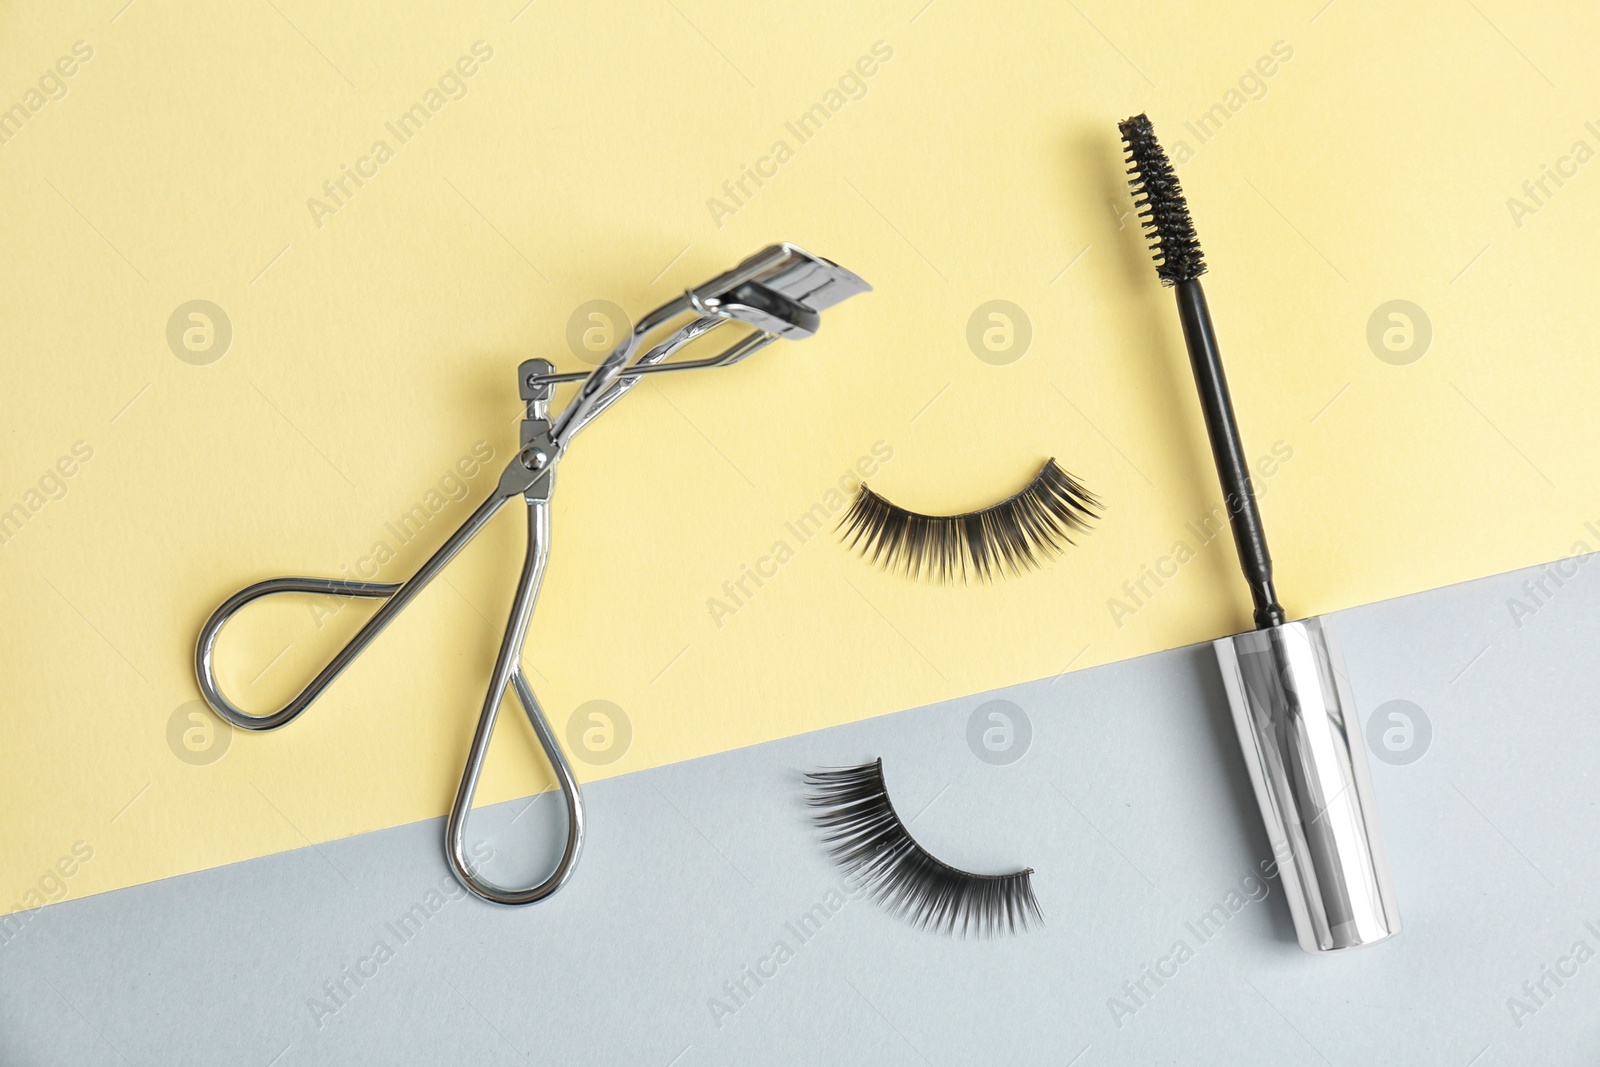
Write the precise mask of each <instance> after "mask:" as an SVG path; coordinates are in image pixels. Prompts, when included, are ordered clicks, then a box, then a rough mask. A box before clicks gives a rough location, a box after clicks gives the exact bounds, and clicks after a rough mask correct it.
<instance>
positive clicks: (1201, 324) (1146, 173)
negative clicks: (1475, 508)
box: [1118, 115, 1285, 628]
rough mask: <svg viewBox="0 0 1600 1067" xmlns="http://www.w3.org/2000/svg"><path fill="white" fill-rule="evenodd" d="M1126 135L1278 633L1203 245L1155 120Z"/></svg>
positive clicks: (1237, 538)
mask: <svg viewBox="0 0 1600 1067" xmlns="http://www.w3.org/2000/svg"><path fill="white" fill-rule="evenodd" d="M1118 129H1120V130H1121V131H1122V140H1123V143H1124V144H1126V145H1127V148H1128V173H1129V175H1131V176H1132V181H1131V183H1130V184H1132V186H1133V188H1134V198H1133V202H1134V205H1135V206H1136V207H1137V208H1138V210H1139V218H1140V220H1141V221H1142V222H1143V224H1144V228H1145V231H1146V233H1147V235H1148V236H1149V238H1150V251H1151V252H1152V253H1153V254H1154V256H1155V259H1156V274H1157V275H1158V276H1159V277H1160V278H1161V281H1162V283H1163V284H1165V285H1169V286H1172V287H1173V288H1174V289H1176V290H1177V294H1178V318H1179V320H1180V321H1181V322H1182V323H1183V339H1184V341H1185V342H1186V343H1187V344H1188V346H1189V362H1190V363H1191V364H1193V366H1194V384H1195V387H1196V388H1197V389H1198V390H1199V391H1200V407H1201V409H1202V410H1203V411H1204V412H1205V416H1206V433H1207V434H1208V435H1210V437H1211V455H1212V458H1213V459H1215V460H1216V464H1217V477H1218V478H1219V479H1221V481H1222V494H1223V503H1224V504H1225V506H1226V507H1227V509H1228V521H1229V522H1230V523H1231V524H1232V526H1233V543H1234V544H1235V545H1236V546H1237V547H1238V549H1239V563H1240V565H1241V566H1242V567H1243V568H1244V577H1245V581H1247V582H1249V583H1250V596H1251V598H1252V599H1253V600H1254V601H1255V620H1256V626H1258V627H1263V628H1264V627H1268V626H1277V625H1279V624H1280V623H1282V622H1283V621H1284V618H1285V616H1284V614H1283V608H1282V607H1281V606H1279V604H1278V594H1277V592H1276V591H1275V590H1274V589H1273V587H1272V556H1271V554H1270V553H1268V552H1267V535H1266V532H1265V531H1264V530H1262V528H1261V510H1260V509H1259V508H1258V507H1257V506H1256V491H1255V487H1254V486H1253V485H1252V484H1251V482H1250V466H1249V462H1248V461H1247V460H1246V459H1245V455H1244V446H1243V445H1242V444H1241V443H1240V442H1239V423H1238V421H1237V420H1236V419H1234V417H1233V398H1232V397H1231V396H1230V395H1229V394H1228V378H1227V376H1226V375H1225V374H1223V373H1222V352H1221V350H1220V349H1218V348H1217V332H1216V330H1215V329H1214V328H1213V327H1212V325H1211V309H1210V308H1209V307H1207V306H1206V292H1205V290H1204V289H1203V288H1201V286H1200V275H1202V274H1204V273H1205V272H1206V261H1205V256H1204V254H1203V253H1202V252H1201V251H1200V239H1199V238H1198V237H1196V236H1195V232H1194V220H1193V219H1191V218H1190V217H1189V203H1188V201H1186V200H1185V199H1184V198H1183V190H1182V189H1181V188H1180V187H1179V186H1178V177H1177V175H1176V174H1174V173H1173V171H1172V164H1171V163H1170V162H1168V161H1167V154H1166V153H1165V152H1163V151H1162V150H1161V144H1160V142H1158V141H1157V140H1156V132H1155V130H1154V129H1152V128H1151V126H1150V120H1149V119H1148V118H1146V117H1145V116H1143V115H1135V116H1134V117H1133V118H1131V119H1128V120H1127V121H1125V122H1122V123H1119V124H1118Z"/></svg>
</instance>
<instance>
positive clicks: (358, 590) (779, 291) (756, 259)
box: [195, 244, 872, 904]
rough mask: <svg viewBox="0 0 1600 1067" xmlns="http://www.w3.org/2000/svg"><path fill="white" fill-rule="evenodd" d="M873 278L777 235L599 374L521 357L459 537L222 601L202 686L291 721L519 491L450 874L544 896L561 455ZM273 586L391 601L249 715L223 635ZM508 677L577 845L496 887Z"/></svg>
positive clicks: (490, 891)
mask: <svg viewBox="0 0 1600 1067" xmlns="http://www.w3.org/2000/svg"><path fill="white" fill-rule="evenodd" d="M871 288H872V287H871V286H870V285H868V284H867V283H866V282H864V281H863V280H861V278H859V277H857V276H856V275H855V274H853V273H851V272H850V271H848V270H845V269H844V268H843V267H840V266H839V265H837V264H835V263H832V262H830V261H829V260H826V259H822V258H821V257H819V256H813V255H811V254H810V253H808V252H806V251H804V250H803V249H800V248H797V247H795V246H794V245H791V244H779V245H771V246H769V247H767V248H764V249H762V250H761V251H760V252H757V253H756V254H755V255H753V256H751V257H750V258H749V259H746V260H745V261H744V262H742V263H740V264H739V265H738V266H736V267H734V268H733V269H732V270H730V271H727V272H726V273H724V274H720V275H718V276H717V277H715V278H713V279H711V280H710V281H709V282H706V283H705V284H704V285H702V286H699V287H698V288H695V289H690V290H688V291H686V292H685V293H684V294H683V295H682V296H679V297H677V298H675V299H673V300H669V301H668V302H667V303H665V304H663V305H661V306H660V307H658V308H656V309H655V310H654V311H652V312H650V313H649V314H648V315H646V316H644V318H643V319H641V320H640V321H639V324H638V325H637V326H635V327H634V328H633V330H632V331H631V332H630V333H629V334H628V336H627V338H625V339H624V340H623V342H622V343H621V344H619V345H618V346H617V347H616V349H614V350H613V351H612V352H611V353H610V354H609V355H607V356H606V358H605V359H604V360H603V361H602V362H601V363H600V365H599V366H598V367H596V368H595V369H594V370H593V371H588V372H583V371H579V372H575V373H569V374H557V373H555V366H554V365H553V364H552V363H550V362H549V361H548V360H543V359H530V360H527V361H525V362H523V363H522V365H521V366H520V367H519V368H518V370H517V380H518V392H519V395H520V396H521V398H522V399H523V400H524V401H526V403H527V412H526V417H525V418H524V419H523V420H522V429H521V445H520V448H519V449H518V451H517V453H516V455H515V456H513V457H512V459H511V462H510V463H509V464H507V466H506V469H505V472H504V473H503V474H501V476H500V481H499V484H498V485H497V486H496V488H495V489H494V491H493V492H492V493H491V494H490V495H489V498H488V499H487V500H485V501H484V502H483V503H482V504H480V505H478V508H477V510H476V511H474V512H473V513H472V514H471V515H469V516H468V517H467V519H466V521H465V522H463V523H462V524H461V526H460V527H459V528H457V530H456V531H455V533H453V534H451V535H450V537H449V539H448V540H446V541H445V543H444V544H443V545H441V546H439V548H438V549H437V550H436V551H435V552H434V554H433V555H432V556H430V557H429V558H428V560H427V562H425V563H423V564H422V566H420V567H418V568H417V571H416V573H415V574H413V575H412V576H411V577H410V578H408V579H406V580H405V581H404V582H400V583H396V584H391V583H387V582H359V581H349V580H344V579H338V578H296V577H288V578H271V579H268V580H267V581H263V582H257V583H255V584H254V585H251V586H247V587H246V588H244V589H241V590H239V591H238V592H237V593H235V594H234V595H233V596H231V597H229V598H228V599H227V600H224V601H223V602H222V604H221V605H220V606H219V607H218V608H217V610H216V611H215V612H213V613H212V615H211V617H210V618H209V619H207V620H206V623H205V625H204V626H202V627H201V628H200V638H199V641H198V643H197V645H196V647H195V676H196V677H197V679H198V680H199V683H200V692H201V695H202V696H204V697H205V701H206V703H207V704H209V705H211V708H212V710H213V711H215V712H216V713H217V714H218V715H220V716H221V717H222V718H223V719H225V720H227V721H228V722H230V723H232V724H233V725H234V726H238V727H240V728H241V729H245V730H275V729H277V728H278V727H280V726H284V725H287V724H288V723H290V722H293V721H294V720H295V719H296V718H297V717H299V715H300V713H301V712H303V711H305V710H306V708H308V707H310V706H311V704H312V702H314V701H315V700H316V699H317V698H318V697H319V696H321V695H322V692H323V690H325V689H327V687H328V686H329V685H331V684H332V683H333V681H334V679H335V678H338V677H339V675H340V674H341V673H342V672H343V671H344V669H345V668H346V667H348V666H350V664H351V663H352V662H354V661H355V659H356V657H357V656H359V655H361V653H362V652H363V651H365V650H366V647H367V646H368V645H370V644H371V643H372V641H373V640H374V639H375V638H376V637H377V636H378V635H379V634H380V633H382V632H383V629H384V627H386V626H388V625H389V623H390V622H392V621H393V620H394V617H395V616H396V615H398V614H399V613H400V612H401V611H403V610H404V609H405V607H406V605H407V604H409V603H411V601H412V600H414V599H415V598H416V596H417V594H418V593H420V592H422V590H423V589H424V588H425V587H426V586H427V584H428V583H429V582H430V581H432V580H433V578H434V577H435V576H436V575H437V574H438V573H439V572H440V571H442V570H443V569H444V568H445V566H446V565H447V564H449V562H450V561H451V560H452V559H454V558H455V556H456V553H458V552H460V551H461V549H462V548H464V547H466V545H467V543H468V542H469V541H471V540H472V539H473V537H475V536H476V535H477V534H478V532H479V531H480V530H482V529H483V528H484V526H485V525H486V524H487V523H488V522H489V520H490V519H491V518H493V517H494V515H495V513H496V512H498V511H499V510H500V508H501V506H502V505H504V504H506V503H508V502H509V501H510V500H511V499H512V498H513V497H516V496H521V497H522V498H523V500H524V501H525V502H526V504H527V507H528V540H527V551H526V553H525V554H524V556H523V560H522V571H521V573H520V574H519V575H518V577H517V590H516V594H515V596H514V597H513V598H512V604H511V614H510V618H509V619H508V620H507V622H506V629H505V635H504V636H503V637H502V638H501V641H500V651H499V654H498V655H497V656H496V657H495V663H494V670H493V673H492V674H491V675H490V679H489V691H488V694H487V695H486V696H485V698H484V702H483V711H482V713H481V714H480V715H479V716H478V726H477V729H476V731H475V732H474V733H473V735H472V747H471V749H470V750H469V752H468V754H467V763H466V767H465V768H464V770H463V771H462V774H461V785H460V787H459V788H458V789H457V790H456V797H455V801H454V803H453V804H452V805H451V807H450V818H449V820H448V822H447V823H446V829H445V858H446V860H447V861H448V862H449V864H450V870H451V871H452V872H454V874H455V876H456V878H457V880H459V881H460V882H461V884H462V885H463V886H465V887H466V888H467V890H469V891H470V892H472V893H474V894H475V895H477V896H479V897H481V898H482V899H484V900H487V901H490V902H491V903H495V904H532V903H535V902H537V901H540V900H543V899H544V898H545V897H548V896H549V895H550V894H552V893H554V892H555V891H556V890H557V889H560V888H561V887H562V885H564V884H565V883H566V881H567V879H568V878H570V877H571V875H572V871H573V868H574V866H575V865H576V864H577V861H578V854H579V852H580V850H581V849H582V847H583V796H582V794H581V792H580V790H579V786H578V782H577V779H576V778H574V777H573V774H572V768H571V766H570V765H569V764H568V763H567V758H566V756H565V755H564V754H563V753H562V751H561V746H560V745H559V744H558V743H557V741H556V737H555V734H554V732H553V731H552V730H551V729H550V724H549V722H548V721H546V719H545V715H544V711H543V709H542V708H540V706H539V701H538V698H537V697H535V696H534V693H533V689H532V688H531V687H530V686H529V685H528V681H527V679H526V678H525V677H524V676H523V673H522V669H521V666H520V658H521V655H522V643H523V640H524V638H525V637H526V636H527V632H528V623H529V621H530V620H531V619H532V617H533V608H534V601H535V600H536V599H537V597H538V595H539V583H540V580H541V579H542V578H543V576H544V566H545V561H546V559H547V558H548V557H549V555H550V491H551V489H552V488H554V485H555V470H556V465H557V463H559V462H560V460H561V457H562V456H563V455H564V454H565V453H566V450H567V447H568V446H569V445H570V444H571V443H572V438H573V437H574V436H575V435H576V434H577V432H578V431H579V430H581V429H583V428H584V427H585V426H587V425H588V424H589V423H590V422H591V421H593V420H594V418H595V417H596V416H598V415H599V414H600V413H601V412H602V411H605V410H606V409H607V408H609V407H610V406H611V405H612V404H614V403H616V402H617V401H618V400H620V399H621V398H622V397H623V396H624V395H625V394H626V393H627V392H628V391H629V390H630V389H632V388H633V387H634V386H635V385H637V384H638V383H639V380H640V379H641V378H643V377H644V376H645V375H647V374H662V373H666V372H668V371H683V370H692V369H696V368H703V367H727V366H731V365H733V364H735V363H738V362H739V361H740V360H743V359H745V358H746V357H748V356H750V355H752V354H753V353H755V352H757V351H759V350H761V349H763V348H765V347H767V346H768V345H770V344H772V343H773V342H774V341H777V340H780V339H791V340H802V339H804V338H807V337H810V336H811V335H812V334H814V333H816V332H817V327H818V325H819V324H820V322H821V312H823V311H825V310H826V309H828V308H830V307H832V306H833V305H834V304H837V303H839V302H840V301H842V300H845V299H847V298H849V297H852V296H855V295H856V294H857V293H864V292H868V291H870V290H871ZM686 317H687V318H688V321H687V323H686V324H684V325H682V326H680V327H678V329H677V330H676V331H675V332H673V333H672V334H670V335H668V336H667V337H666V339H665V340H663V341H661V342H660V343H658V344H656V345H655V346H654V347H652V348H648V349H646V350H645V351H644V354H643V355H640V356H638V358H637V359H635V358H634V354H635V353H636V352H638V351H639V349H640V348H641V347H643V345H644V341H645V339H646V338H647V337H649V336H650V335H652V334H656V333H658V331H662V330H664V329H665V328H666V327H667V326H669V325H670V324H671V323H673V322H674V321H678V320H682V319H684V318H686ZM730 323H732V324H739V325H743V326H747V327H750V328H751V329H750V330H749V331H747V332H745V333H743V334H742V336H740V337H739V339H738V340H736V341H734V342H733V343H732V344H731V345H729V346H728V347H727V348H725V349H723V350H722V351H721V352H720V353H719V354H717V355H715V356H710V357H708V358H704V359H679V360H675V361H673V360H671V357H672V356H673V355H674V354H675V353H677V352H679V351H680V350H682V349H683V348H684V347H685V346H687V345H689V344H690V343H691V342H693V341H697V340H699V339H701V338H703V337H705V336H706V335H707V334H709V333H711V332H712V331H714V330H716V329H718V328H719V327H722V326H725V325H728V324H730ZM576 381H582V383H583V384H582V385H581V386H580V387H579V388H578V391H577V393H576V394H575V395H574V396H573V397H572V399H571V400H570V401H569V402H568V403H567V405H566V407H565V408H563V409H562V410H561V413H560V414H559V415H557V416H556V417H555V419H554V420H553V421H552V420H551V418H550V401H551V399H552V397H553V395H554V393H555V387H556V386H557V385H560V384H562V383H564V382H576ZM277 593H310V594H319V595H333V596H346V597H370V598H373V599H382V600H384V601H385V603H384V604H383V605H382V606H381V607H380V608H379V609H378V610H377V612H376V613H375V614H374V615H373V616H372V618H370V619H368V620H367V622H366V624H365V625H364V626H362V627H361V629H360V630H359V631H357V632H356V635H355V636H354V637H352V638H351V639H350V640H349V642H347V643H346V644H345V645H344V647H343V648H341V649H339V651H338V652H337V653H336V654H335V655H334V657H333V658H332V659H331V660H330V661H329V662H328V665H327V666H325V667H323V668H322V670H321V672H320V673H318V674H317V676H316V677H315V678H313V679H312V680H311V681H310V683H308V684H307V685H306V687H305V688H304V689H302V690H301V691H300V693H299V695H297V696H296V697H295V698H294V699H292V700H290V701H289V703H287V704H285V705H284V706H283V707H282V708H280V709H278V710H277V711H275V712H271V713H269V714H266V715H251V714H249V713H247V712H245V711H244V710H242V709H241V708H239V707H238V706H237V705H235V704H234V703H233V702H232V701H230V700H229V699H228V698H227V697H226V696H224V695H223V693H222V690H221V688H220V687H219V686H218V684H217V678H216V668H215V665H214V662H213V657H214V653H215V647H216V643H217V635H218V634H219V633H221V631H222V628H223V627H224V626H225V625H227V622H228V620H229V619H230V618H232V617H233V615H234V614H235V613H236V612H237V611H238V610H239V609H240V608H242V607H244V606H245V605H246V604H248V603H250V602H251V601H253V600H257V599H260V598H261V597H265V596H271V595H274V594H277ZM507 686H510V687H511V688H512V689H513V690H514V691H515V692H516V694H517V699H518V700H519V701H520V702H521V704H522V710H523V711H524V712H525V713H526V714H527V716H528V722H529V723H530V724H531V725H532V726H533V732H534V733H535V734H536V735H537V736H538V738H539V745H540V747H542V748H543V749H544V754H545V758H546V759H548V760H549V761H550V766H551V767H552V769H554V771H555V773H556V778H557V780H558V782H559V784H560V787H561V793H562V796H563V798H564V800H565V803H566V812H567V843H566V848H565V849H564V850H563V852H562V854H561V859H560V861H559V862H558V863H557V864H556V867H555V870H554V871H552V872H551V873H550V875H549V877H547V878H546V879H545V880H544V881H542V882H540V883H539V884H537V885H532V886H527V887H525V888H513V887H507V886H501V885H496V884H494V883H493V882H490V881H488V880H486V879H485V878H484V877H483V876H481V875H480V874H478V872H477V871H476V870H475V869H474V867H473V864H472V862H471V861H470V860H469V859H468V858H467V847H466V845H467V842H466V828H467V819H468V817H469V815H470V814H471V812H472V799H473V796H474V795H475V794H476V792H477V789H478V778H479V776H480V775H481V774H482V772H483V760H484V757H485V756H486V755H487V753H488V751H489V739H490V737H492V736H493V734H494V726H495V719H496V718H497V717H498V715H499V711H500V703H501V701H502V700H503V699H504V698H505V694H506V688H507Z"/></svg>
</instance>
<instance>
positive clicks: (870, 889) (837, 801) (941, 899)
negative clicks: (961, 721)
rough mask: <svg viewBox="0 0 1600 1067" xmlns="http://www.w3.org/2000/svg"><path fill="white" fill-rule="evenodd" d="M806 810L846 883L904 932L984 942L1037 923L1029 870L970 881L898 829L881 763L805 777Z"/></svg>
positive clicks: (1039, 915)
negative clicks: (905, 927) (907, 928)
mask: <svg viewBox="0 0 1600 1067" xmlns="http://www.w3.org/2000/svg"><path fill="white" fill-rule="evenodd" d="M806 781H807V783H808V784H809V785H810V786H811V792H810V793H808V794H807V796H806V803H807V804H809V805H810V806H811V807H813V808H815V809H816V812H815V814H814V816H813V818H814V820H815V821H816V823H817V825H818V826H819V827H821V828H822V831H823V839H824V840H825V841H827V843H828V851H829V853H830V854H831V855H832V856H833V857H834V859H835V860H836V861H838V863H839V866H840V867H842V868H843V869H844V871H845V873H846V875H847V876H849V877H850V878H852V879H854V880H855V881H856V882H857V883H858V884H859V885H861V886H862V888H864V889H865V890H866V891H867V894H868V895H869V896H871V897H872V899H873V900H875V901H877V903H879V904H880V905H882V906H883V907H885V908H887V909H888V910H889V911H890V912H892V913H893V914H895V915H898V916H900V917H902V918H904V919H905V920H906V921H908V922H909V923H911V925H912V926H914V927H917V928H918V929H924V930H938V931H943V932H945V933H948V934H960V935H961V936H963V937H965V936H967V935H968V934H975V935H980V936H988V935H991V934H995V933H998V932H999V931H1000V930H1001V928H1002V927H1003V928H1004V929H1005V930H1006V931H1007V932H1009V933H1016V932H1017V931H1018V930H1026V929H1027V928H1028V924H1029V923H1030V922H1033V923H1039V924H1042V923H1043V922H1044V916H1043V914H1042V913H1041V912H1040V911H1039V902H1038V900H1037V899H1035V897H1034V895H1033V868H1032V867H1029V868H1027V869H1026V870H1021V871H1016V872H1014V873H1011V874H972V873H971V872H968V871H963V870H958V869H956V868H955V867H952V866H950V865H949V864H948V863H944V862H943V861H941V860H938V859H935V858H934V857H933V856H932V855H930V854H929V853H928V851H927V850H926V849H924V848H923V847H922V846H921V845H919V844H917V842H916V839H915V838H913V837H912V836H911V831H909V830H907V829H906V826H905V824H904V823H903V822H901V821H900V816H899V815H898V814H896V812H895V810H894V805H893V804H891V803H890V802H889V789H888V786H887V785H886V784H885V783H884V779H883V760H881V759H878V760H874V761H873V762H871V763H867V764H863V765H861V766H859V767H837V768H832V769H830V770H824V771H811V772H808V773H807V774H806Z"/></svg>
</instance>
